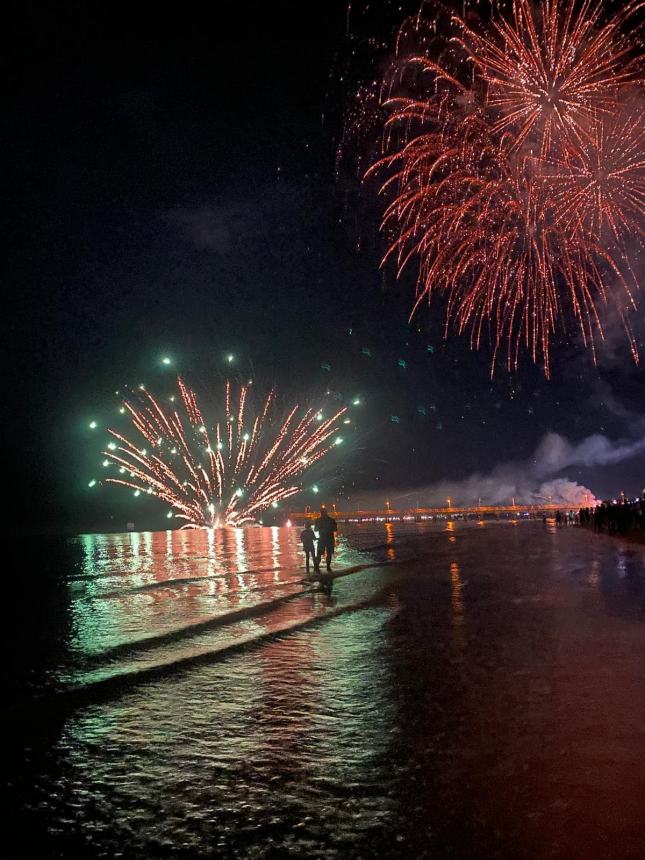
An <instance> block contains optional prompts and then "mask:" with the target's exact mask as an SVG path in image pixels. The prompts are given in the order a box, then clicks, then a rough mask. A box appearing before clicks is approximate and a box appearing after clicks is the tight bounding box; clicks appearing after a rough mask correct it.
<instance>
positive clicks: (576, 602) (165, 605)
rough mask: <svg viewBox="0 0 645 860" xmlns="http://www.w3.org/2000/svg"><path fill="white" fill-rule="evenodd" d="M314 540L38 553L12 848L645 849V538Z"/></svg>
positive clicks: (571, 531)
mask: <svg viewBox="0 0 645 860" xmlns="http://www.w3.org/2000/svg"><path fill="white" fill-rule="evenodd" d="M299 531H300V529H298V528H269V527H266V528H246V529H217V530H211V531H206V530H183V531H181V530H175V531H164V532H145V533H137V532H128V533H123V534H86V535H79V536H77V537H73V538H67V539H62V538H61V539H22V540H20V541H19V542H18V539H15V541H16V542H17V543H15V545H14V546H13V547H12V548H13V550H14V558H16V559H18V561H17V562H15V563H14V564H12V565H11V566H10V568H9V569H8V570H7V571H6V573H5V576H6V577H7V578H8V579H9V585H10V586H11V587H10V588H7V591H6V601H5V606H4V612H5V616H6V618H7V623H6V625H5V628H6V630H5V632H6V634H7V644H6V645H5V660H4V664H5V665H4V673H3V675H4V679H3V688H4V691H5V704H4V706H3V725H4V731H3V737H4V739H5V754H4V756H3V758H4V767H3V772H4V774H3V782H2V785H3V794H4V799H3V809H4V810H5V816H6V818H5V821H6V824H5V825H4V826H3V834H2V837H1V838H0V844H1V848H0V857H3V858H4V857H6V858H14V857H15V858H28V860H38V858H43V860H44V858H49V857H60V858H68V857H76V856H78V857H84V858H94V857H105V858H113V857H123V858H128V860H129V858H146V860H150V858H153V859H154V858H166V857H178V858H199V857H240V858H246V857H250V858H267V857H276V858H278V857H280V858H281V857H308V858H309V857H314V858H316V857H320V858H323V857H324V858H332V857H338V858H341V857H343V858H344V857H357V858H359V857H389V856H391V857H399V856H400V857H442V858H444V857H460V858H466V857H473V858H475V857H478V858H487V857H491V858H492V857H500V858H501V857H503V858H508V857H527V856H531V857H542V856H544V857H576V856H580V857H583V856H585V857H586V856H603V857H610V856H617V857H619V856H621V857H622V856H625V857H628V856H634V857H636V856H641V857H642V856H645V824H644V823H643V818H642V815H641V809H640V807H641V804H642V798H643V797H645V770H644V769H643V767H642V762H643V761H645V723H644V722H643V714H645V683H644V682H643V666H645V598H644V595H645V588H644V582H645V548H643V547H639V546H633V545H629V544H622V543H621V542H616V541H612V540H611V539H608V538H605V537H604V536H594V535H591V534H590V533H587V532H583V531H582V530H580V529H577V528H565V529H556V528H555V525H554V524H549V525H547V526H544V525H543V524H542V523H540V522H534V521H531V522H519V521H516V520H515V521H503V522H491V521H470V522H465V521H458V520H454V521H453V520H450V521H440V522H434V523H429V522H426V523H414V522H409V523H399V522H379V523H362V524H361V523H350V524H342V525H341V534H340V536H339V546H338V552H337V555H336V557H335V559H334V570H335V572H336V574H337V576H336V578H335V579H334V580H333V583H332V588H331V590H330V591H328V590H326V591H323V590H320V588H319V587H318V586H317V585H315V584H311V583H309V582H307V581H304V567H303V558H302V553H301V549H300V545H299ZM638 761H640V766H639V765H638V764H637V762H638ZM612 810H613V811H612ZM619 848H620V850H624V851H625V852H627V853H624V854H621V853H613V854H612V853H611V851H614V852H616V851H618V849H619ZM641 849H643V853H640V854H637V853H633V854H630V853H629V852H630V851H631V852H639V851H641ZM589 851H591V852H592V853H591V854H590V853H589ZM594 851H595V852H598V851H600V852H601V853H593V852H594ZM572 852H573V853H572ZM584 852H587V853H584ZM603 852H604V853H603ZM607 852H609V853H607Z"/></svg>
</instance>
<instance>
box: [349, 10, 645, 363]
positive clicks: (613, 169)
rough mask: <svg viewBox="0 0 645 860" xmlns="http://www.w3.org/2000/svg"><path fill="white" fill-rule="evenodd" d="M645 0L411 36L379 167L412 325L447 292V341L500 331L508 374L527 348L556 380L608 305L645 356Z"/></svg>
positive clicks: (415, 24) (390, 77) (495, 17)
mask: <svg viewBox="0 0 645 860" xmlns="http://www.w3.org/2000/svg"><path fill="white" fill-rule="evenodd" d="M642 5H643V3H642V0H638V2H631V3H628V4H626V5H625V6H623V7H622V8H621V10H620V11H619V12H618V13H616V14H614V15H612V16H609V17H604V16H603V11H602V7H601V6H600V5H594V4H592V3H591V2H590V0H582V2H576V0H573V2H564V0H542V2H541V3H539V4H534V3H532V2H531V0H514V2H513V5H512V11H511V13H510V14H509V15H508V16H504V15H503V14H502V13H501V12H499V11H494V12H493V14H492V19H491V21H490V22H489V23H488V24H483V23H481V22H480V21H479V20H478V21H477V22H476V23H473V16H470V18H468V19H467V20H464V19H462V18H459V17H457V16H455V15H451V16H450V19H449V22H448V24H447V25H446V30H447V35H446V36H442V37H440V36H439V35H438V32H439V30H440V29H441V27H442V26H443V25H439V24H438V19H432V20H430V19H427V18H424V17H423V16H422V15H421V14H420V15H418V16H416V17H415V18H412V19H409V20H408V21H406V23H405V24H404V25H403V27H402V28H401V30H400V32H399V36H398V39H397V51H396V54H395V59H394V61H393V62H392V64H391V66H390V68H389V69H388V71H387V73H386V74H385V76H384V78H383V80H382V81H381V82H380V92H381V98H380V105H379V110H380V111H381V112H382V117H383V118H382V152H381V154H380V156H379V157H378V158H377V159H376V161H375V162H374V163H373V164H372V165H371V167H370V168H369V169H368V170H367V173H366V176H371V175H378V176H380V177H381V194H382V195H383V197H384V198H385V199H386V200H387V201H388V202H387V206H386V208H385V212H384V217H383V221H382V229H383V231H384V232H385V233H386V235H387V236H388V237H389V245H388V250H387V253H386V255H385V258H384V262H385V261H386V260H388V259H394V260H395V261H396V265H397V275H399V274H400V273H401V272H402V271H403V269H404V268H406V266H408V265H409V264H413V265H415V267H416V268H417V271H418V279H417V298H416V302H415V304H414V308H413V310H412V314H414V313H415V311H416V309H417V308H418V307H419V305H420V304H421V302H422V301H423V300H429V299H430V298H431V297H432V296H433V295H435V294H437V295H442V296H443V297H444V298H445V304H446V331H447V330H448V329H449V328H450V326H454V327H456V329H457V330H458V331H459V332H460V333H463V332H467V333H468V334H469V336H470V341H471V345H472V346H474V347H479V346H480V344H481V342H482V339H483V338H485V337H487V338H490V340H491V342H492V345H493V351H492V356H493V357H492V362H491V370H493V369H494V367H495V365H496V362H497V358H498V356H499V355H500V353H501V354H502V355H503V356H504V357H505V363H506V365H507V367H508V369H509V370H512V369H515V368H516V367H517V365H518V361H519V357H520V353H521V350H522V347H525V348H527V349H528V351H529V353H530V355H531V357H532V359H533V361H535V362H540V363H541V364H542V365H543V367H544V371H545V373H546V375H547V376H548V375H549V366H550V347H551V342H552V338H553V336H554V334H555V333H556V331H557V330H558V327H559V326H560V325H561V324H564V323H566V320H567V319H569V318H573V319H574V320H575V323H576V326H577V329H578V330H579V332H580V333H581V336H582V340H583V342H584V344H585V345H588V346H590V347H591V349H592V350H593V349H594V341H595V340H596V339H597V338H598V337H599V336H600V337H602V316H603V308H604V306H607V305H609V304H611V305H613V308H614V310H617V312H618V314H619V316H620V318H621V320H622V322H623V325H624V328H625V330H626V333H627V336H628V338H629V343H630V347H631V351H632V355H633V357H634V360H635V361H638V353H637V349H636V344H635V342H634V339H633V337H632V336H631V332H630V327H629V319H628V317H629V313H630V311H632V310H633V309H634V308H635V307H636V304H635V294H636V291H637V289H638V283H637V277H636V273H635V258H636V256H637V254H638V252H639V250H640V245H641V240H642V235H643V215H644V213H645V157H644V155H643V143H644V137H645V123H644V119H643V112H642V104H643V102H642V95H643V93H642V85H643V74H642V62H641V60H642V57H641V54H640V53H639V50H638V42H637V31H638V26H637V25H636V24H635V23H634V22H635V21H636V19H637V15H636V13H637V12H638V10H639V9H640V8H641V6H642ZM410 45H412V47H410ZM594 354H595V353H594Z"/></svg>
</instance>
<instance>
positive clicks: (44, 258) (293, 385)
mask: <svg viewBox="0 0 645 860" xmlns="http://www.w3.org/2000/svg"><path fill="white" fill-rule="evenodd" d="M136 5H137V4H135V6H136ZM133 8H134V7H132V6H131V7H129V8H128V9H125V7H124V8H123V9H121V8H120V7H118V6H115V5H108V6H106V5H100V4H99V5H97V4H81V3H66V2H62V3H60V4H56V5H55V6H54V5H53V4H52V5H50V6H49V7H48V8H43V5H41V4H21V5H20V11H19V12H17V13H16V15H18V16H19V17H17V18H14V20H13V21H12V22H10V25H9V27H8V30H7V33H6V36H5V44H4V51H3V53H4V57H3V64H4V70H3V77H4V80H5V84H6V92H7V97H6V100H5V102H4V104H3V111H4V114H5V116H4V123H3V124H4V127H5V129H6V134H7V136H8V144H9V146H8V150H7V151H6V156H5V159H6V166H7V172H8V178H9V188H8V190H7V192H6V193H5V195H4V196H3V202H4V210H5V211H4V214H5V226H4V230H3V234H4V245H5V252H4V257H5V261H6V263H8V267H9V268H8V271H9V275H8V278H7V279H6V281H5V283H6V287H5V301H6V302H7V307H6V310H5V328H6V336H5V337H4V338H3V340H4V343H5V346H6V348H7V358H8V361H7V363H6V364H5V367H7V366H8V367H9V374H8V379H7V380H6V384H5V389H4V391H5V434H6V437H7V438H6V442H7V443H8V444H6V445H5V451H6V452H7V454H8V455H9V461H8V470H7V476H8V482H9V487H8V489H9V491H10V497H11V499H12V504H11V510H12V517H13V518H14V519H15V522H16V523H17V524H18V525H19V526H21V527H23V528H25V527H27V528H33V529H41V528H43V529H48V530H55V529H59V528H65V529H76V528H79V529H82V528H87V527H90V526H94V525H96V524H99V525H101V524H102V523H105V524H109V517H113V516H116V518H117V520H118V521H120V520H121V517H122V515H123V518H125V517H126V515H128V516H129V509H128V507H127V506H128V505H130V502H126V501H121V499H120V497H118V491H113V492H112V493H109V491H108V493H109V495H105V494H103V495H98V494H94V495H93V496H91V497H90V496H89V495H88V492H87V480H88V478H89V477H91V476H92V474H93V473H95V472H96V471H97V467H96V463H97V462H98V459H99V453H98V452H99V450H100V442H97V440H96V438H94V437H92V436H91V435H88V433H87V421H88V420H89V418H90V417H94V416H97V417H98V418H99V419H104V420H105V422H107V421H108V420H111V416H112V415H113V413H114V410H115V402H116V399H115V396H114V391H115V389H118V388H119V386H122V385H123V384H125V383H131V384H136V383H138V382H145V383H146V384H147V385H148V386H149V387H150V388H151V389H153V388H155V389H157V388H161V389H163V387H164V386H168V383H169V380H168V373H167V372H166V375H165V377H164V375H163V371H162V369H161V367H160V363H159V359H160V356H161V355H163V354H165V353H168V354H170V355H172V356H173V358H174V359H175V361H176V365H175V366H176V367H177V368H178V369H180V370H181V372H182V373H185V374H186V375H187V376H188V378H189V379H191V380H193V381H195V382H196V384H198V385H200V384H201V385H206V384H207V383H209V382H210V381H212V380H213V379H214V378H217V376H218V374H221V373H222V371H223V367H224V365H223V356H224V354H225V353H226V352H228V351H232V352H234V353H235V354H236V356H237V361H238V366H239V367H240V368H241V369H242V370H243V371H244V373H246V372H247V369H249V368H252V369H253V372H254V374H255V377H256V380H257V382H258V384H261V385H263V386H268V385H271V384H273V383H276V384H277V385H278V387H279V388H280V390H281V391H284V392H285V393H287V394H293V395H294V396H296V395H297V396H299V397H301V396H303V395H306V394H311V395H318V394H320V393H322V392H324V391H325V390H327V389H330V390H332V391H337V392H340V393H341V394H342V396H343V397H352V396H354V395H355V394H360V395H361V397H362V398H363V401H364V405H363V407H362V408H361V411H360V415H357V423H356V425H355V428H354V430H353V436H352V438H351V442H350V444H348V446H347V448H346V449H345V460H344V461H343V462H340V461H339V462H338V463H336V464H335V465H334V468H333V469H332V471H331V472H330V473H329V475H328V476H327V487H326V491H327V493H328V494H329V496H330V497H332V496H335V497H338V498H339V497H341V496H342V494H343V493H348V492H349V493H350V495H351V494H352V493H356V492H357V491H358V490H361V491H374V490H377V489H378V488H379V487H383V488H386V489H387V488H411V487H417V486H418V487H424V486H427V485H429V484H431V483H433V482H435V481H437V480H440V479H444V478H446V479H448V478H449V479H452V480H461V479H463V478H466V477H467V476H468V475H470V474H471V473H472V472H474V471H478V472H481V473H487V472H489V471H490V470H491V469H493V468H494V467H495V466H496V465H498V464H500V463H506V462H508V461H520V462H530V460H531V457H532V455H533V452H534V451H535V449H536V446H537V445H538V444H539V443H540V440H542V439H543V438H544V436H545V434H547V433H558V434H562V435H564V436H566V438H567V439H568V440H569V441H570V442H571V444H572V445H574V446H575V445H577V444H579V443H580V442H582V441H583V440H584V439H585V438H586V437H588V436H590V435H592V434H602V435H604V436H606V437H607V438H608V439H609V440H610V442H611V443H614V442H620V443H622V444H624V445H625V450H627V448H628V446H629V445H630V444H632V443H634V442H638V440H639V439H640V438H642V436H643V434H644V432H645V425H644V424H643V414H644V413H645V397H644V396H643V386H644V382H645V373H644V372H643V370H637V369H636V368H635V367H634V366H633V365H632V364H631V363H630V360H629V356H628V351H627V349H626V348H625V347H624V346H623V344H622V342H621V341H620V339H619V338H618V337H614V332H613V331H610V332H609V334H610V339H609V345H608V347H607V348H606V349H604V350H603V351H602V352H601V357H600V358H601V361H600V366H599V367H598V368H594V367H593V365H592V364H591V362H590V359H589V356H588V354H585V353H583V351H582V350H581V349H580V346H579V344H578V342H577V338H576V337H575V336H571V337H570V338H569V339H568V338H567V336H566V335H561V336H560V337H559V339H558V342H557V344H556V346H555V350H554V352H555V361H554V366H553V379H552V380H551V381H546V380H545V379H544V376H543V373H542V371H541V370H540V369H539V368H535V367H533V366H531V364H530V362H529V361H528V359H527V360H525V361H524V363H523V365H522V367H521V369H520V372H519V373H517V374H514V375H512V376H509V375H508V374H507V373H506V372H505V371H503V370H499V371H498V372H497V374H496V376H495V378H494V379H493V380H492V381H491V379H490V372H489V371H490V367H489V362H490V353H489V351H488V348H484V349H482V351H481V352H480V353H473V352H471V351H470V350H469V349H468V346H467V343H466V342H465V341H463V340H461V339H460V338H458V337H456V336H453V337H451V338H450V339H449V340H448V341H446V342H444V340H443V329H442V323H441V309H440V307H439V306H437V307H434V306H433V308H432V309H431V310H430V311H428V310H427V309H425V308H424V309H422V310H421V312H420V313H419V315H418V317H417V318H416V319H415V320H414V322H413V323H412V325H408V324H407V312H408V310H409V307H410V300H411V297H412V291H413V286H412V283H411V281H410V280H409V279H408V280H406V279H405V278H404V279H403V280H402V281H401V282H399V283H397V282H396V281H395V280H394V275H393V272H392V270H390V269H386V270H385V271H384V272H382V271H380V270H379V259H380V255H381V253H382V251H383V246H382V243H381V241H380V239H379V237H378V236H377V234H376V223H377V217H378V210H377V206H376V204H375V202H374V199H373V194H372V192H370V191H369V190H368V191H367V192H365V193H364V195H363V196H362V197H361V198H360V200H359V199H358V197H357V195H358V194H359V191H358V189H357V186H356V183H355V182H354V181H353V179H352V177H351V172H350V171H349V170H345V171H342V172H341V177H340V178H339V177H338V175H337V171H336V161H335V152H336V145H337V141H338V138H339V134H340V131H341V127H342V117H343V111H344V106H345V102H344V99H345V96H346V93H345V90H344V88H345V86H346V83H347V81H346V69H347V62H348V61H349V58H350V57H351V50H349V49H348V46H349V42H348V38H347V4H346V3H342V2H338V3H337V2H332V0H329V2H326V3H325V4H322V5H319V6H318V7H315V8H314V7H312V6H311V5H310V4H305V3H296V2H291V3H285V2H283V3H281V2H273V3H271V4H267V3H253V2H251V3H246V4H239V3H236V4H229V3H218V4H215V5H214V4H210V5H209V6H208V7H202V6H191V5H190V4H184V5H181V6H173V7H171V11H166V10H165V7H164V4H157V5H155V6H154V7H152V6H150V7H145V6H144V5H138V7H137V8H138V11H134V12H133ZM146 8H149V14H146V13H145V12H146ZM215 12H216V13H217V17H214V14H215ZM312 12H313V13H315V16H316V17H315V18H312ZM388 14H390V13H388ZM388 26H389V24H386V23H384V24H383V27H384V28H386V29H387V27H388ZM353 71H355V72H356V74H357V75H360V74H361V73H362V72H363V71H365V70H362V69H358V70H353ZM370 194H372V197H371V198H370V196H369V195H370ZM637 325H641V328H640V332H641V333H640V339H641V342H642V330H643V329H642V319H641V323H638V321H637ZM350 330H351V334H350V333H349V331H350ZM429 345H430V346H432V348H433V351H432V352H430V351H428V346H429ZM641 345H642V343H641ZM366 350H369V353H370V354H369V355H366V354H365V351H366ZM400 360H402V361H404V362H405V365H406V366H405V367H402V366H401V365H400ZM323 363H324V364H329V365H331V370H326V369H323V368H322V367H321V364H323ZM419 407H422V410H421V411H420V410H419ZM423 411H425V414H422V412H423ZM392 416H397V417H398V418H399V421H398V422H395V421H393V420H392ZM605 459H606V457H605ZM593 460H594V458H593V456H590V457H588V458H587V462H588V463H589V464H590V465H586V466H585V465H584V463H582V464H580V463H576V464H574V465H571V466H568V467H567V468H564V469H563V470H561V471H559V472H558V473H557V474H558V475H560V476H566V477H568V478H569V479H570V480H572V481H578V482H581V483H584V484H585V485H586V486H589V487H590V488H591V489H592V490H593V491H595V492H596V494H597V495H599V496H608V495H610V494H612V495H613V494H615V493H616V492H618V491H619V490H620V489H624V490H625V491H626V492H628V493H634V494H635V493H636V492H637V491H640V489H641V487H642V486H643V479H644V478H645V455H644V454H643V453H641V454H640V455H638V456H632V457H627V458H626V459H624V460H622V462H619V463H614V464H605V465H601V464H599V465H593ZM115 493H116V495H115Z"/></svg>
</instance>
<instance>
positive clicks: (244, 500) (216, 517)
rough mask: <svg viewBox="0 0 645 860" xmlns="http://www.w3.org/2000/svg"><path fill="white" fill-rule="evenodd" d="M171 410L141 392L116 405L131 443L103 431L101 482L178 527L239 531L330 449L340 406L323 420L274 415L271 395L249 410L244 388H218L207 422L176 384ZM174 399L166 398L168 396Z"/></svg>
mask: <svg viewBox="0 0 645 860" xmlns="http://www.w3.org/2000/svg"><path fill="white" fill-rule="evenodd" d="M178 386H179V395H180V397H179V398H178V400H177V404H176V405H175V403H172V405H166V404H165V403H162V402H160V400H159V399H158V398H156V397H154V396H153V395H152V394H151V393H150V392H148V391H146V390H145V389H140V390H137V391H136V392H133V393H132V397H131V399H128V400H126V401H125V402H124V407H125V410H126V412H127V413H128V414H129V416H130V418H131V420H132V427H133V429H134V430H135V431H136V434H137V437H136V438H135V440H134V441H131V440H130V439H128V438H127V437H126V436H125V435H123V434H122V433H120V432H118V431H116V430H110V431H109V432H110V434H111V436H112V440H111V441H110V443H109V444H108V445H107V449H106V450H105V451H104V452H103V456H104V457H105V461H104V465H105V466H106V467H109V466H116V467H117V469H118V476H115V477H110V478H108V479H107V481H106V483H108V484H117V485H120V486H123V487H129V488H130V489H132V490H134V493H135V495H139V494H141V493H144V492H145V493H148V494H150V495H153V496H155V497H156V498H158V499H159V500H160V501H163V502H165V503H166V504H168V505H169V506H170V507H171V509H172V512H173V513H174V516H175V517H177V518H178V519H181V520H184V526H183V528H215V527H218V526H224V525H228V526H241V525H244V524H245V523H251V522H254V521H256V520H257V518H258V516H259V515H260V514H261V512H262V511H263V510H265V509H266V508H269V507H276V506H277V505H278V503H279V502H281V501H283V500H284V499H287V498H289V497H290V496H293V495H294V494H296V493H298V492H299V491H300V490H301V489H302V487H301V484H300V481H299V479H300V477H301V476H302V475H303V473H304V472H305V471H306V470H307V469H309V468H310V467H311V466H312V465H313V464H314V463H316V462H318V460H320V459H321V458H322V457H324V456H325V455H326V454H327V453H328V452H329V451H330V450H331V448H332V447H334V445H336V444H338V441H337V440H338V438H339V437H336V436H335V434H336V432H337V430H338V426H339V420H340V419H341V417H342V416H343V414H344V413H345V412H346V409H345V408H343V409H341V410H339V411H338V412H336V413H335V414H334V415H332V416H330V417H329V418H325V417H324V416H323V417H322V418H319V417H318V416H320V415H321V413H320V411H319V409H313V408H306V409H301V408H300V407H299V406H297V405H296V406H293V408H292V409H291V410H290V411H289V412H288V413H287V415H286V417H284V418H283V417H280V415H279V414H278V411H277V404H276V397H275V392H274V391H271V392H270V393H269V395H268V396H267V397H266V399H265V400H264V402H263V403H262V405H261V408H260V409H259V410H258V411H257V412H253V410H252V408H251V406H250V397H249V386H248V385H242V386H240V387H239V388H236V387H235V386H233V385H232V384H231V383H230V382H228V381H227V382H226V384H225V391H224V402H223V404H222V406H223V415H222V416H221V418H220V420H218V421H215V422H214V423H213V422H210V423H209V421H208V420H207V418H206V417H205V416H204V414H203V413H202V409H201V406H200V403H199V401H198V398H197V396H196V394H195V392H194V391H192V390H191V389H190V388H188V387H187V386H186V384H185V383H184V382H183V380H181V379H179V380H178ZM173 400H174V398H173Z"/></svg>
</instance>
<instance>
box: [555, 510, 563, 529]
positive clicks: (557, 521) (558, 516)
mask: <svg viewBox="0 0 645 860" xmlns="http://www.w3.org/2000/svg"><path fill="white" fill-rule="evenodd" d="M555 524H556V526H557V527H558V528H560V526H561V525H562V514H561V513H560V511H556V514H555Z"/></svg>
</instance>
